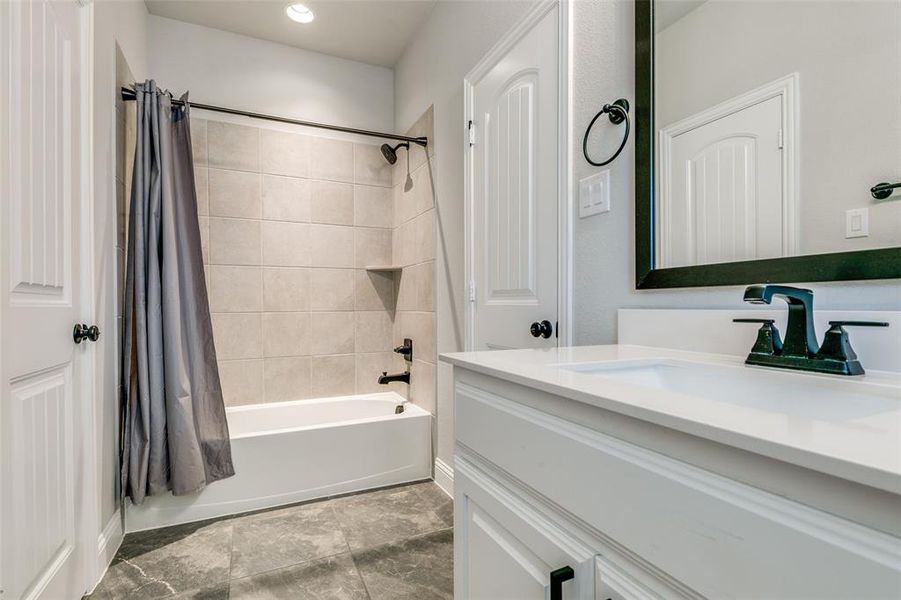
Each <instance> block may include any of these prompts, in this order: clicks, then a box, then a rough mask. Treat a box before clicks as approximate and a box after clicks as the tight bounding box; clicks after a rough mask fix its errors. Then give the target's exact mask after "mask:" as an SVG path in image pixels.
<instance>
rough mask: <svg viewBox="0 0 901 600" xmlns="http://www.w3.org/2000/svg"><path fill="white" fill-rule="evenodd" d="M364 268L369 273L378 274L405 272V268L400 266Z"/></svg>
mask: <svg viewBox="0 0 901 600" xmlns="http://www.w3.org/2000/svg"><path fill="white" fill-rule="evenodd" d="M364 268H365V269H366V270H367V271H374V272H376V273H397V272H398V271H401V270H403V267H402V266H400V265H386V266H366V267H364Z"/></svg>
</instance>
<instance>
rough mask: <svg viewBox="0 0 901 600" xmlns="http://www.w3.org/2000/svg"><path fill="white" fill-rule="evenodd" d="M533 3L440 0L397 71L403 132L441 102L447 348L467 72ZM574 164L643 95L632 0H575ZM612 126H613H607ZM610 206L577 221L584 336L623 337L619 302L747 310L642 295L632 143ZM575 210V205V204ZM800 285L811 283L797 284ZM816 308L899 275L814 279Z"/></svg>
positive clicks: (441, 328) (444, 393)
mask: <svg viewBox="0 0 901 600" xmlns="http://www.w3.org/2000/svg"><path fill="white" fill-rule="evenodd" d="M529 7H530V3H528V2H447V3H439V4H438V5H437V6H436V8H435V10H434V12H433V13H432V15H431V16H430V18H429V20H428V22H427V23H426V24H425V25H424V26H423V28H422V29H421V31H420V33H419V35H418V36H417V37H416V38H415V39H414V40H413V41H412V42H411V44H410V45H409V46H408V47H407V50H406V51H405V52H404V55H403V57H402V58H401V60H400V62H399V63H398V65H397V66H396V69H395V104H396V108H395V120H396V123H397V125H398V128H399V129H400V130H403V129H404V128H405V127H406V126H408V125H409V124H411V123H412V122H413V120H414V119H415V118H416V117H418V116H419V115H420V113H421V112H422V111H423V110H425V109H426V108H427V107H428V105H429V104H434V105H435V140H434V141H435V144H436V145H437V154H438V155H439V156H441V165H440V168H439V169H438V185H437V196H438V238H437V242H438V265H437V272H438V274H437V278H438V280H437V283H436V285H437V288H438V309H437V310H438V350H439V352H449V351H454V350H459V349H461V347H462V344H463V329H462V326H463V301H464V294H465V288H464V285H463V144H464V136H465V128H464V126H463V89H462V87H463V86H462V83H463V77H464V76H465V75H466V73H467V72H468V71H469V69H470V68H471V67H472V66H473V65H474V64H475V63H476V62H477V61H478V60H479V58H481V56H482V55H484V54H485V52H487V50H488V49H489V48H490V47H491V46H492V45H493V44H494V43H495V42H496V41H497V40H498V39H499V38H500V37H501V36H502V35H503V34H504V33H505V32H506V31H507V30H508V29H509V28H510V27H511V26H512V25H513V24H514V23H515V21H516V20H517V19H518V18H520V17H521V16H522V15H523V14H524V13H525V12H526V11H527V10H528V9H529ZM573 12H574V15H573V23H574V32H573V50H574V56H573V69H574V74H573V77H574V82H573V98H572V104H573V123H574V128H575V131H574V132H573V135H572V143H573V155H574V157H575V163H574V165H573V172H574V176H575V179H576V181H578V179H579V178H582V177H585V176H587V175H590V174H592V173H595V172H597V171H598V169H597V168H595V167H591V166H590V165H588V164H587V163H586V162H585V160H584V159H583V158H582V149H581V141H582V133H583V132H584V130H585V127H586V125H587V124H588V121H589V120H590V119H591V117H592V116H594V114H595V113H596V112H597V111H598V110H599V109H600V107H601V106H602V105H603V104H604V103H606V102H611V101H613V100H615V99H616V98H619V97H621V96H625V97H626V98H628V99H630V100H633V103H634V95H635V94H634V75H633V70H634V60H633V55H634V48H633V42H634V37H633V28H634V20H633V19H634V16H633V4H632V2H630V1H629V0H591V1H589V0H575V1H574V2H573ZM602 129H604V128H602ZM593 137H594V141H593V143H592V152H593V153H596V154H597V155H602V154H605V153H607V152H609V151H610V150H612V149H614V148H615V146H614V145H615V144H616V143H617V142H618V140H616V139H614V138H615V136H609V135H603V134H602V135H598V136H593ZM609 168H610V169H611V185H612V200H613V209H612V211H611V212H609V213H607V214H602V215H597V216H593V217H589V218H588V219H582V220H580V219H578V217H576V222H575V235H574V240H573V254H574V335H575V343H577V344H581V345H585V344H602V343H613V342H615V341H616V311H617V309H619V308H621V307H684V308H705V307H709V308H741V307H744V304H743V303H742V301H741V292H742V289H743V288H742V287H717V288H695V289H682V290H662V291H636V290H635V285H634V271H635V261H634V244H635V239H634V184H633V179H634V146H633V145H632V142H631V141H630V143H629V145H628V147H627V148H626V150H625V151H624V152H623V154H622V156H621V157H620V158H618V159H617V160H616V161H615V162H614V163H613V164H612V165H610V167H609ZM576 206H577V205H576ZM799 283H803V282H799ZM810 287H812V288H813V289H814V290H815V291H816V295H817V306H818V307H820V308H831V309H883V310H898V309H899V308H901V283H899V282H897V281H890V282H857V283H835V284H829V283H827V284H815V285H811V286H810ZM437 450H438V452H437V454H438V458H439V459H441V460H443V461H444V462H447V463H448V464H452V463H451V457H452V455H453V395H452V388H451V384H450V369H449V368H448V367H447V366H446V365H444V364H443V363H440V364H439V370H438V449H437Z"/></svg>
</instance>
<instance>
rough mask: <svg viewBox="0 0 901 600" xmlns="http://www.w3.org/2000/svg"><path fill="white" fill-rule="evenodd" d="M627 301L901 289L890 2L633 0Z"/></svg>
mask: <svg viewBox="0 0 901 600" xmlns="http://www.w3.org/2000/svg"><path fill="white" fill-rule="evenodd" d="M635 91H636V98H635V116H636V123H635V136H636V138H635V144H636V148H635V154H636V168H635V177H636V181H635V190H636V202H635V213H636V214H635V217H636V218H635V226H636V247H635V259H636V287H637V288H639V289H649V288H673V287H693V286H715V285H740V284H749V283H761V282H809V281H841V280H860V279H890V278H899V277H901V186H898V187H892V186H893V185H894V184H897V183H899V182H901V2H898V0H872V1H869V2H859V1H854V0H823V1H817V0H811V1H804V2H802V1H798V0H771V1H767V2H761V1H759V0H637V1H636V4H635Z"/></svg>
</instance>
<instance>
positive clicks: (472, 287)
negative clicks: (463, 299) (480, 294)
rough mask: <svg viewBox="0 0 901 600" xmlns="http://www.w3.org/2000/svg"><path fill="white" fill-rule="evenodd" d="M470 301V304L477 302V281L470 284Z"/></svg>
mask: <svg viewBox="0 0 901 600" xmlns="http://www.w3.org/2000/svg"><path fill="white" fill-rule="evenodd" d="M469 301H470V302H475V301H476V282H475V281H470V282H469Z"/></svg>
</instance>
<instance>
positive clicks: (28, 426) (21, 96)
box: [0, 0, 90, 600]
mask: <svg viewBox="0 0 901 600" xmlns="http://www.w3.org/2000/svg"><path fill="white" fill-rule="evenodd" d="M82 10H84V9H82V8H80V7H79V5H77V4H76V3H75V2H74V0H73V1H57V2H48V1H46V0H32V1H30V2H5V1H4V2H0V32H2V33H0V41H2V51H0V55H2V56H3V60H2V67H0V69H2V78H0V82H2V92H0V102H2V106H0V120H2V124H0V139H2V144H0V165H2V166H0V169H2V171H0V175H2V176H0V182H2V209H0V210H2V212H0V224H2V228H0V296H2V298H0V340H2V342H0V385H2V396H0V397H2V404H0V454H2V465H0V513H2V517H0V585H2V590H3V594H2V597H3V598H4V599H5V600H13V599H18V598H35V599H48V600H51V599H52V600H56V599H63V600H65V599H68V598H80V597H81V596H82V594H83V593H84V589H85V586H84V576H83V565H82V548H81V544H80V543H79V541H78V536H79V535H81V533H82V529H81V525H80V521H81V513H80V511H81V510H82V501H81V497H82V494H83V493H85V488H86V487H87V485H88V483H87V482H86V480H85V477H84V472H83V465H84V461H85V459H84V457H83V456H82V448H83V447H84V446H83V440H84V437H85V436H89V435H90V432H89V430H85V428H84V427H82V426H81V425H80V424H81V423H82V421H81V420H80V419H81V417H82V415H83V414H84V410H83V406H82V403H85V402H87V401H88V398H86V397H83V395H82V394H80V393H79V381H80V378H79V369H80V368H81V366H82V365H83V364H84V359H83V356H84V354H85V353H86V352H87V351H89V350H87V349H86V348H85V346H87V345H88V344H82V345H81V346H76V345H75V344H74V342H73V338H72V329H73V325H74V324H75V323H76V321H80V320H81V319H82V318H84V317H85V315H83V314H82V313H81V312H80V310H79V307H80V304H81V303H80V292H81V290H80V285H81V284H82V282H81V280H80V277H79V264H80V263H79V259H80V256H79V252H80V247H81V243H82V239H84V237H85V236H84V234H83V232H82V233H80V232H81V228H80V221H81V219H80V210H81V208H82V202H83V191H82V184H83V183H84V181H83V171H84V167H83V165H85V164H89V163H88V162H82V161H83V160H85V156H84V152H85V150H84V147H83V145H82V143H83V140H84V138H83V136H84V135H86V132H85V131H84V129H83V128H84V125H83V113H82V109H83V106H82V102H84V101H85V100H84V98H85V95H86V94H85V90H84V89H82V87H81V84H82V67H81V65H82V61H83V56H82V50H83V49H82V43H83V40H82V39H81V36H82V33H81V32H82V29H81V26H82V24H81V19H82V18H83V15H82V14H81V12H82ZM86 366H87V365H85V367H86Z"/></svg>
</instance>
